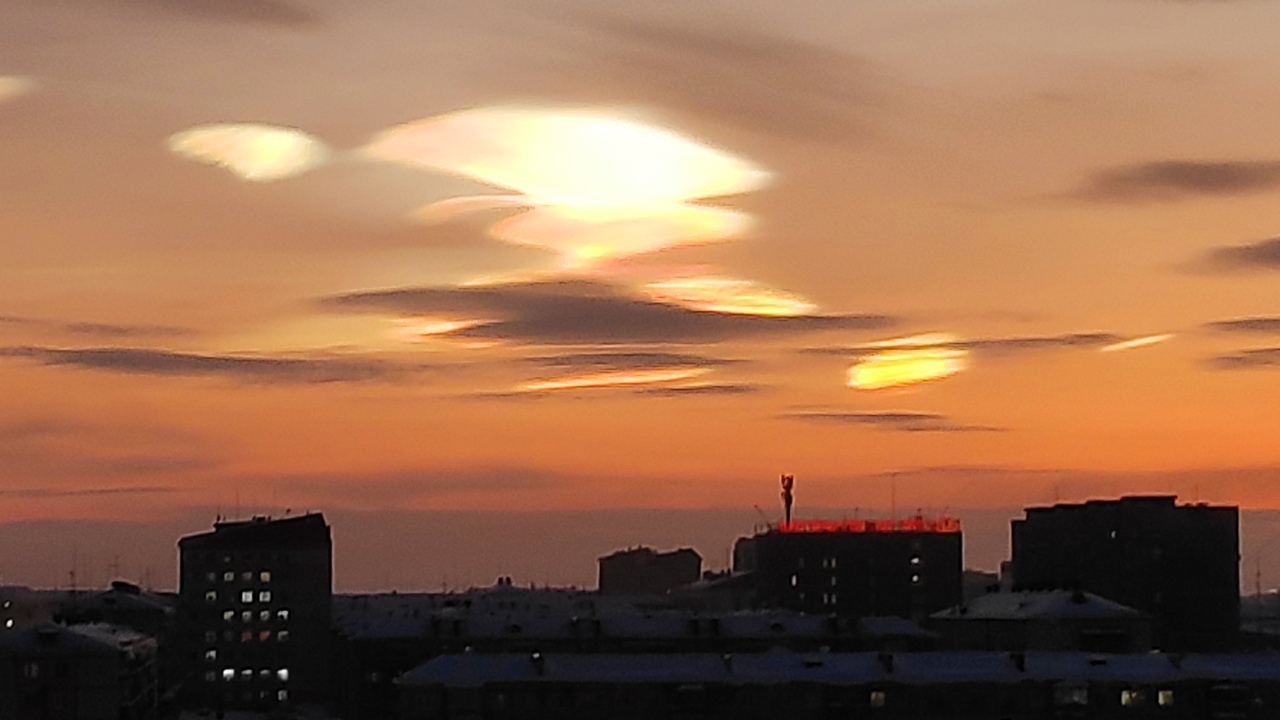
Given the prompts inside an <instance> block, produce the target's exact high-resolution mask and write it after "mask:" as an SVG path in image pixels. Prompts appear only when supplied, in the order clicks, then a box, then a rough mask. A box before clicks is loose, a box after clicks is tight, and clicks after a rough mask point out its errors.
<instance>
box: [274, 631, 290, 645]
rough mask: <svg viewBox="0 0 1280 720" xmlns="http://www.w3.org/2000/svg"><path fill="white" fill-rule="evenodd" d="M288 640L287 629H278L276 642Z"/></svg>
mask: <svg viewBox="0 0 1280 720" xmlns="http://www.w3.org/2000/svg"><path fill="white" fill-rule="evenodd" d="M288 641H289V631H288V630H280V631H279V632H277V633H276V642H288Z"/></svg>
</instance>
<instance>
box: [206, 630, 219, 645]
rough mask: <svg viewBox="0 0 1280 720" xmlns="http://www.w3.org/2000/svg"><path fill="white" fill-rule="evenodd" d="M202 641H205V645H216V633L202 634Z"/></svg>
mask: <svg viewBox="0 0 1280 720" xmlns="http://www.w3.org/2000/svg"><path fill="white" fill-rule="evenodd" d="M204 641H205V642H207V643H216V642H218V633H216V632H214V631H212V630H210V631H209V632H207V633H205V634H204Z"/></svg>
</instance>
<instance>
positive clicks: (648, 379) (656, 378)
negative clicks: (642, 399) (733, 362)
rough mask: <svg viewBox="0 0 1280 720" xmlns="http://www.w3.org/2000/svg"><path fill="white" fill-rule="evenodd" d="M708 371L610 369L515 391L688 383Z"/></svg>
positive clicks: (533, 382)
mask: <svg viewBox="0 0 1280 720" xmlns="http://www.w3.org/2000/svg"><path fill="white" fill-rule="evenodd" d="M708 372H710V368H705V367H675V368H653V369H650V370H610V371H606V372H595V373H584V374H580V375H565V376H561V377H554V378H543V379H539V380H530V381H528V382H523V383H520V384H519V385H517V386H516V392H525V393H536V392H550V391H553V390H582V389H586V388H607V387H628V386H632V385H654V384H658V383H670V382H679V381H682V380H689V379H692V378H695V377H698V376H699V375H704V374H706V373H708Z"/></svg>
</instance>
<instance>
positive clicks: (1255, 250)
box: [1197, 238, 1280, 272]
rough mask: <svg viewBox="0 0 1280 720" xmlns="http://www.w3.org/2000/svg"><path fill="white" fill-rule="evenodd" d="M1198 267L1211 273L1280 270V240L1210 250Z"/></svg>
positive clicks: (1223, 246) (1202, 257)
mask: <svg viewBox="0 0 1280 720" xmlns="http://www.w3.org/2000/svg"><path fill="white" fill-rule="evenodd" d="M1197 266H1198V267H1199V268H1200V269H1203V270H1206V271H1209V272H1233V271H1248V270H1280V238H1271V239H1269V240H1260V241H1258V242H1256V243H1250V244H1247V245H1219V246H1217V247H1213V248H1210V249H1209V250H1208V251H1207V252H1206V253H1205V254H1204V255H1203V256H1201V258H1200V261H1199V262H1198V263H1197Z"/></svg>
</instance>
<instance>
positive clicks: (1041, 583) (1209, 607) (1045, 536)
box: [1012, 496, 1240, 650]
mask: <svg viewBox="0 0 1280 720" xmlns="http://www.w3.org/2000/svg"><path fill="white" fill-rule="evenodd" d="M1012 536H1013V538H1012V539H1013V574H1014V584H1015V587H1017V588H1022V589H1050V588H1067V589H1081V590H1086V591H1088V592H1091V593H1095V594H1097V595H1101V596H1102V597H1104V598H1107V599H1110V600H1114V601H1116V602H1119V603H1122V604H1124V605H1128V606H1129V607H1132V608H1135V609H1137V610H1141V611H1142V612H1145V613H1147V614H1149V615H1151V617H1152V619H1153V621H1154V636H1155V642H1156V645H1157V646H1158V647H1161V648H1164V649H1168V650H1205V649H1220V648H1227V647H1230V646H1231V643H1232V642H1233V641H1234V638H1235V635H1236V632H1237V630H1238V628H1239V624H1240V511H1239V508H1237V507H1234V506H1209V505H1204V504H1196V505H1181V506H1179V505H1176V504H1175V498H1174V497H1173V496H1149V497H1124V498H1120V499H1119V500H1091V501H1089V502H1085V503H1080V504H1059V505H1054V506H1052V507H1044V508H1028V509H1027V510H1026V518H1025V519H1022V520H1014V521H1013V523H1012Z"/></svg>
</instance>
